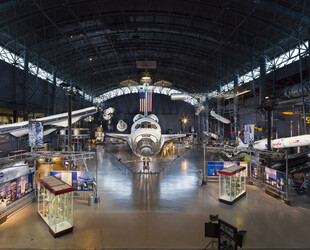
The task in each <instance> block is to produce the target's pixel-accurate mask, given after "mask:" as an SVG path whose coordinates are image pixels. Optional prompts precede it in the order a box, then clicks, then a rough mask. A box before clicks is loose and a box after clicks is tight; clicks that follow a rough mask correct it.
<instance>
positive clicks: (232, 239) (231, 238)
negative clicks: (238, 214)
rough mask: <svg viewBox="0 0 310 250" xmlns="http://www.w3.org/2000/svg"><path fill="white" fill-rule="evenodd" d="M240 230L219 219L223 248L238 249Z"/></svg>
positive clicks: (220, 239) (220, 238) (220, 247)
mask: <svg viewBox="0 0 310 250" xmlns="http://www.w3.org/2000/svg"><path fill="white" fill-rule="evenodd" d="M237 240H238V232H237V228H236V227H234V226H232V225H230V224H228V223H227V222H225V221H223V220H221V219H219V243H218V244H219V247H218V249H221V250H236V249H237V248H238V245H237Z"/></svg>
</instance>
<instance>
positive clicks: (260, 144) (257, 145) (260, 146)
mask: <svg viewBox="0 0 310 250" xmlns="http://www.w3.org/2000/svg"><path fill="white" fill-rule="evenodd" d="M249 146H250V145H249V144H244V143H243V142H242V141H241V139H240V138H239V137H238V146H237V148H238V149H241V148H249ZM252 146H253V148H254V149H257V150H267V149H268V142H267V139H262V140H259V141H255V142H254V143H253V145H252ZM303 146H310V134H306V135H298V136H292V137H284V138H279V139H274V140H271V149H281V148H292V147H303Z"/></svg>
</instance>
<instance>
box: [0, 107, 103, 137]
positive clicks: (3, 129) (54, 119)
mask: <svg viewBox="0 0 310 250" xmlns="http://www.w3.org/2000/svg"><path fill="white" fill-rule="evenodd" d="M96 112H97V108H96V107H89V108H84V109H80V110H75V111H72V123H75V122H77V121H78V120H80V119H82V118H83V117H85V116H89V115H92V114H95V113H96ZM36 121H38V122H42V123H43V125H44V126H45V125H51V126H60V127H66V126H68V113H62V114H58V115H51V116H47V117H43V118H39V119H36ZM28 124H29V121H24V122H17V123H13V124H6V125H1V126H0V134H6V133H10V134H12V135H14V136H16V137H20V136H23V135H26V134H28Z"/></svg>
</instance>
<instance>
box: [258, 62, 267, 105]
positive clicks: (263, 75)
mask: <svg viewBox="0 0 310 250" xmlns="http://www.w3.org/2000/svg"><path fill="white" fill-rule="evenodd" d="M259 66H260V77H259V80H260V88H259V105H261V106H262V105H264V102H265V97H266V58H265V57H264V56H261V57H260V60H259Z"/></svg>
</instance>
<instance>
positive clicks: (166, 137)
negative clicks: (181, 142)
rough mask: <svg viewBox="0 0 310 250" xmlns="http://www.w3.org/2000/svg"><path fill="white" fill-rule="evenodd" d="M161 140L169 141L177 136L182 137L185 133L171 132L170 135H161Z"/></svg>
mask: <svg viewBox="0 0 310 250" xmlns="http://www.w3.org/2000/svg"><path fill="white" fill-rule="evenodd" d="M161 136H162V138H163V140H164V141H170V140H174V139H177V138H182V137H185V136H186V134H171V135H169V134H168V135H167V134H166V135H161Z"/></svg>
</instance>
